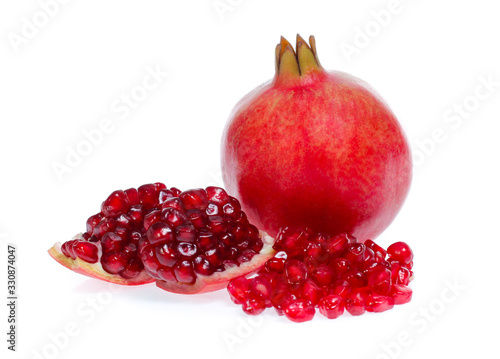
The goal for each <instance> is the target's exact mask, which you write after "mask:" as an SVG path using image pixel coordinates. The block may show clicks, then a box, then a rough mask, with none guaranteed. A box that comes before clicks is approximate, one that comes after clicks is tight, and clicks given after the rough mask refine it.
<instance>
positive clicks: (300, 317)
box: [283, 299, 316, 323]
mask: <svg viewBox="0 0 500 359" xmlns="http://www.w3.org/2000/svg"><path fill="white" fill-rule="evenodd" d="M283 313H284V314H285V316H286V317H287V318H288V319H290V320H291V321H292V322H296V323H302V322H306V321H309V320H311V319H312V318H313V317H314V314H316V310H315V309H314V305H313V304H312V303H311V302H309V301H308V300H305V299H297V300H294V301H291V302H289V303H287V305H286V306H285V307H284V308H283Z"/></svg>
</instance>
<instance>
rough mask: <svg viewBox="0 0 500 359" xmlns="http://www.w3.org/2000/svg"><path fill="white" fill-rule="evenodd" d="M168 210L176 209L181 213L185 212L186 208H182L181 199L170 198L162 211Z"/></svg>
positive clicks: (163, 205)
mask: <svg viewBox="0 0 500 359" xmlns="http://www.w3.org/2000/svg"><path fill="white" fill-rule="evenodd" d="M166 208H174V209H176V210H178V211H180V212H184V207H183V206H182V202H181V200H180V199H179V197H174V198H169V199H167V200H166V201H165V202H163V203H162V205H161V209H162V210H164V209H166Z"/></svg>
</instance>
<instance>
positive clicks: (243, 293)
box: [227, 277, 250, 304]
mask: <svg viewBox="0 0 500 359" xmlns="http://www.w3.org/2000/svg"><path fill="white" fill-rule="evenodd" d="M249 285H250V281H249V280H248V279H247V278H245V277H238V278H235V279H233V280H231V281H230V282H229V284H228V286H227V291H228V292H229V296H230V298H231V300H232V301H233V302H234V303H236V304H243V303H244V302H245V300H246V299H247V298H248V294H249Z"/></svg>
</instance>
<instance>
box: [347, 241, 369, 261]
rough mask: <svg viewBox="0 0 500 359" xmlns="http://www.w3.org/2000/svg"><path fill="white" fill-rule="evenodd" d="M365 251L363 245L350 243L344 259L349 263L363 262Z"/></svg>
mask: <svg viewBox="0 0 500 359" xmlns="http://www.w3.org/2000/svg"><path fill="white" fill-rule="evenodd" d="M365 249H366V247H365V245H364V244H363V243H352V244H350V245H349V246H347V248H346V250H345V252H344V257H345V258H346V259H347V260H349V261H350V262H351V263H361V262H363V261H364V260H365Z"/></svg>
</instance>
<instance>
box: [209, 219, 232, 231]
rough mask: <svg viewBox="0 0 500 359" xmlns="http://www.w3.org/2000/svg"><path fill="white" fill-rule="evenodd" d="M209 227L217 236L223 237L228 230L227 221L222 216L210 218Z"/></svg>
mask: <svg viewBox="0 0 500 359" xmlns="http://www.w3.org/2000/svg"><path fill="white" fill-rule="evenodd" d="M207 227H208V229H210V230H211V231H212V233H214V234H216V235H222V234H223V233H225V232H226V230H227V227H228V226H227V221H226V220H225V219H224V218H222V217H221V216H208V218H207Z"/></svg>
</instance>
